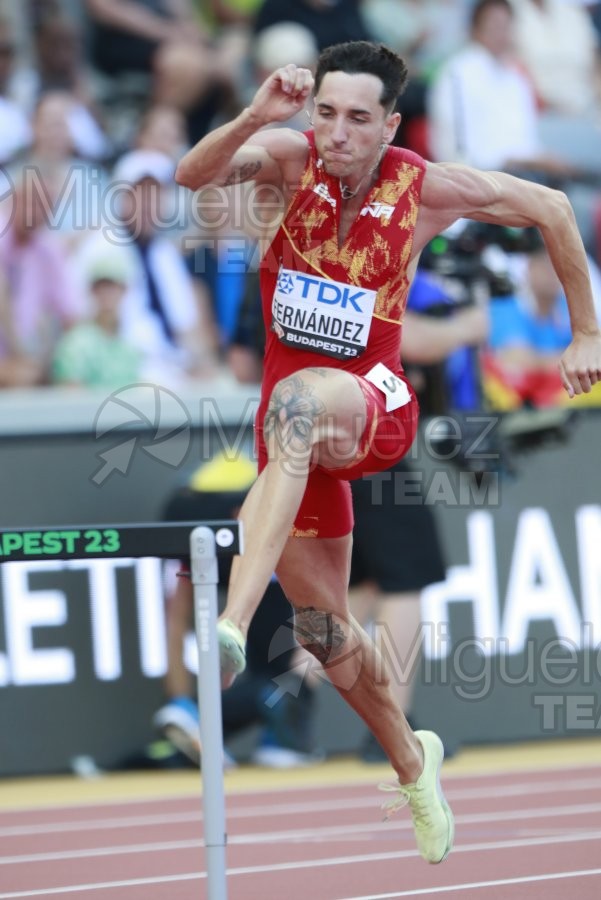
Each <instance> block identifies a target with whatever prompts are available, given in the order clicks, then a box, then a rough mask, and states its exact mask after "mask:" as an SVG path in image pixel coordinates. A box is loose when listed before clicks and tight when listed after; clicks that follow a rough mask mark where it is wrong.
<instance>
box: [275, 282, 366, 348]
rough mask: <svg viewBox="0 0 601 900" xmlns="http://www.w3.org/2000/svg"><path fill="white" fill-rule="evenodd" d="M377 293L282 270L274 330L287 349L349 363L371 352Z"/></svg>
mask: <svg viewBox="0 0 601 900" xmlns="http://www.w3.org/2000/svg"><path fill="white" fill-rule="evenodd" d="M375 302H376V291H371V290H365V289H364V288H360V287H357V286H356V285H351V284H344V283H343V282H339V281H333V280H331V279H329V278H323V277H320V276H317V275H307V274H303V273H301V272H295V271H294V270H293V269H280V272H279V274H278V279H277V282H276V287H275V291H274V294H273V302H272V307H271V312H272V329H273V331H274V332H275V333H276V334H277V335H278V337H279V339H280V340H281V341H282V343H283V344H287V345H288V346H290V347H297V348H298V349H308V350H313V351H314V352H316V353H322V354H324V355H325V356H333V357H336V358H340V359H348V358H353V357H356V356H359V355H360V354H361V353H363V351H364V350H365V347H366V346H367V338H368V336H369V330H370V327H371V318H372V314H373V310H374V305H375Z"/></svg>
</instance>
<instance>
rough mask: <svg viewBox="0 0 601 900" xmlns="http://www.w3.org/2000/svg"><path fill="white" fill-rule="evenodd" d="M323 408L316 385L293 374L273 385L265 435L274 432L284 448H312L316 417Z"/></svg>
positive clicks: (266, 417) (302, 449)
mask: <svg viewBox="0 0 601 900" xmlns="http://www.w3.org/2000/svg"><path fill="white" fill-rule="evenodd" d="M324 411H325V405H324V404H323V403H322V402H321V400H319V399H318V398H317V397H315V396H314V391H313V388H312V387H311V386H310V385H308V384H306V383H305V382H304V381H303V379H302V378H301V377H300V376H299V375H290V376H289V377H288V378H284V379H282V381H280V382H278V384H277V385H276V386H275V388H274V389H273V393H272V395H271V397H270V400H269V406H268V408H267V412H266V413H265V423H264V429H265V435H266V436H268V435H275V436H276V437H277V440H278V442H279V445H280V447H281V448H282V449H283V450H292V451H294V450H296V451H299V452H303V451H306V450H309V449H310V447H311V444H312V441H313V425H314V423H315V419H316V418H317V417H318V416H319V415H320V414H321V413H323V412H324Z"/></svg>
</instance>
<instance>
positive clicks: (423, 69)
mask: <svg viewBox="0 0 601 900" xmlns="http://www.w3.org/2000/svg"><path fill="white" fill-rule="evenodd" d="M470 5H471V4H470V0H367V2H366V3H364V4H363V6H362V12H363V17H364V19H365V21H366V23H367V26H368V28H369V30H370V32H371V33H372V34H373V36H374V38H375V40H378V41H382V42H383V43H385V44H387V45H388V46H390V47H392V49H393V50H395V51H396V52H397V53H399V54H400V55H401V56H403V57H404V59H405V61H406V62H407V64H408V66H409V68H410V71H411V72H412V73H413V75H414V77H415V75H417V76H423V77H425V78H426V79H429V78H430V77H431V76H432V74H433V73H435V72H436V70H437V68H438V66H439V65H440V64H441V63H443V62H444V61H445V59H446V58H447V57H448V56H450V54H451V53H454V52H455V51H456V50H457V49H459V47H461V45H462V44H463V43H464V41H465V36H466V33H467V18H468V9H469V7H470Z"/></svg>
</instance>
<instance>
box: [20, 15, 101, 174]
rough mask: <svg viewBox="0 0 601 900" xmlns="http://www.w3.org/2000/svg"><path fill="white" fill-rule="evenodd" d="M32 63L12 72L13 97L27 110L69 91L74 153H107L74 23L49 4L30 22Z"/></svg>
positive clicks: (95, 155)
mask: <svg viewBox="0 0 601 900" xmlns="http://www.w3.org/2000/svg"><path fill="white" fill-rule="evenodd" d="M32 49H33V54H32V64H31V65H30V66H25V67H21V68H20V69H19V71H18V72H17V73H16V75H15V77H14V84H13V90H14V94H15V98H16V99H17V101H18V102H19V103H20V104H21V106H22V107H23V109H25V110H27V111H28V112H29V114H30V115H32V116H33V115H35V111H36V109H37V107H38V105H39V103H40V101H41V99H42V98H43V97H44V96H45V95H46V94H47V93H50V92H52V93H54V92H60V93H61V94H63V95H64V96H68V97H69V102H70V110H69V132H70V134H71V138H72V141H73V144H74V146H75V148H76V151H77V153H78V155H80V156H82V157H84V158H86V159H99V160H101V159H106V158H107V157H108V156H109V154H110V152H111V146H110V142H109V140H108V137H107V135H106V134H105V133H104V131H103V129H102V127H101V124H100V121H99V112H98V109H97V108H96V106H95V104H94V99H93V90H92V81H91V73H90V70H89V69H88V67H87V65H86V62H85V59H84V55H83V38H82V34H81V30H80V28H79V27H78V25H77V23H75V22H73V21H72V20H70V19H68V18H67V17H66V16H65V15H63V14H62V13H61V12H60V11H57V8H55V7H54V6H52V5H50V6H49V7H44V9H43V10H42V11H40V12H39V14H38V16H37V18H36V20H35V21H34V23H33V47H32Z"/></svg>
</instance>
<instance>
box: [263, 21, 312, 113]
mask: <svg viewBox="0 0 601 900" xmlns="http://www.w3.org/2000/svg"><path fill="white" fill-rule="evenodd" d="M318 55H319V51H318V48H317V41H316V40H315V37H314V36H313V34H312V32H311V31H310V30H309V29H308V28H307V27H306V26H305V25H300V24H299V23H298V22H278V23H277V24H275V25H269V26H268V27H267V28H263V29H262V30H261V31H260V32H259V33H258V34H257V35H256V36H255V39H254V41H253V45H252V62H253V64H254V71H253V76H254V77H253V79H251V82H250V84H249V85H248V100H249V101H250V100H251V99H252V95H253V94H254V92H255V91H256V89H257V87H258V85H260V84H261V83H262V82H263V81H265V79H266V78H267V77H268V76H269V75H271V73H272V72H273V71H274V70H275V69H279V68H280V67H281V66H287V65H288V64H289V63H294V65H296V66H301V67H302V68H305V69H311V70H312V71H314V69H315V66H316V65H317V57H318ZM281 125H282V126H283V127H286V128H296V129H298V130H299V131H303V130H305V129H307V128H309V127H310V126H309V121H308V119H307V116H306V115H304V114H303V113H299V114H298V115H297V116H295V117H294V118H293V119H288V120H287V121H286V122H282V123H281Z"/></svg>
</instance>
